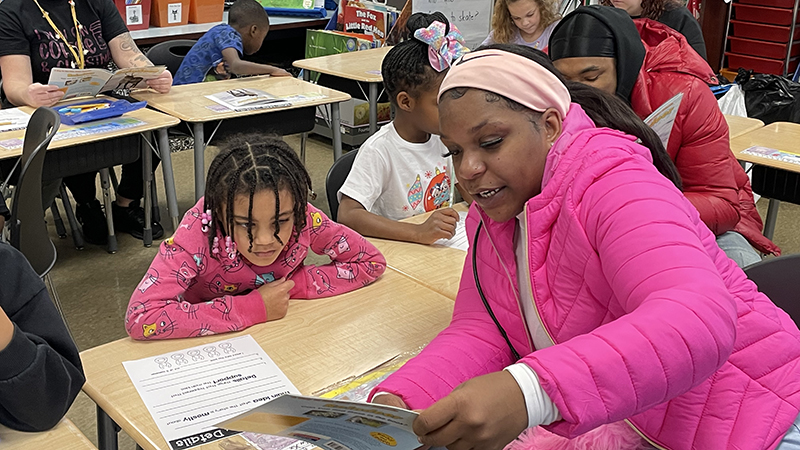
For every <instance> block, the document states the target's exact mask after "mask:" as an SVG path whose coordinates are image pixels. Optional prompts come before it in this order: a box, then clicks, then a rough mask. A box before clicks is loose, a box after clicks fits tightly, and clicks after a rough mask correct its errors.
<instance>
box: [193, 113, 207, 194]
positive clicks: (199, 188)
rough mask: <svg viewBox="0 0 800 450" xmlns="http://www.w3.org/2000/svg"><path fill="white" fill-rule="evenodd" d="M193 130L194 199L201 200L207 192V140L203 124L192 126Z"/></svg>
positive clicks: (198, 123)
mask: <svg viewBox="0 0 800 450" xmlns="http://www.w3.org/2000/svg"><path fill="white" fill-rule="evenodd" d="M192 128H194V199H195V200H200V197H202V196H203V194H205V191H206V161H205V152H206V140H205V136H203V123H202V122H197V123H195V124H192Z"/></svg>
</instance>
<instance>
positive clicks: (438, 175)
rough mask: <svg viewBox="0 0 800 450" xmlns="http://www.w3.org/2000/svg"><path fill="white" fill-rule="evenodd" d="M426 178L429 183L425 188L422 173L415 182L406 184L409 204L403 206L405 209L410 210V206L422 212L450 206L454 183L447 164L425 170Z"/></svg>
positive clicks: (413, 209)
mask: <svg viewBox="0 0 800 450" xmlns="http://www.w3.org/2000/svg"><path fill="white" fill-rule="evenodd" d="M424 178H425V184H426V185H427V186H426V187H425V188H424V190H423V187H422V186H423V184H422V178H421V177H420V175H417V178H416V180H414V182H413V183H411V184H407V185H406V187H409V190H408V205H407V206H404V207H403V211H409V209H408V207H409V206H410V207H411V208H410V210H412V211H415V212H417V211H418V212H420V213H422V212H428V211H433V210H435V209H439V208H446V207H448V206H450V189H451V186H452V183H451V181H450V176H448V175H447V166H442V167H441V169H440V168H439V167H434V171H430V170H429V171H427V172H425V177H424ZM420 205H422V208H421V209H420V208H419V206H420Z"/></svg>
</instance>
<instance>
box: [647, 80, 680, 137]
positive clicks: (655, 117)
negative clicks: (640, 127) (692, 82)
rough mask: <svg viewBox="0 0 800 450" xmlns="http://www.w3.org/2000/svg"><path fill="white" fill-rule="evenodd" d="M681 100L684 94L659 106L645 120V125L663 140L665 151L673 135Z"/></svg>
mask: <svg viewBox="0 0 800 450" xmlns="http://www.w3.org/2000/svg"><path fill="white" fill-rule="evenodd" d="M681 100H683V92H680V93H678V95H676V96H674V97H672V98H671V99H669V100H667V101H666V102H664V104H663V105H661V106H659V107H658V109H656V110H655V111H653V113H652V114H650V115H649V116H647V118H646V119H644V123H645V124H647V126H649V127H650V128H652V129H653V131H655V132H656V134H657V135H658V138H659V139H661V143H662V144H664V148H665V149H666V148H667V144H668V143H669V135H670V134H672V125H674V124H675V117H676V116H677V115H678V108H680V106H681Z"/></svg>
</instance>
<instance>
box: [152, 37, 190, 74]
mask: <svg viewBox="0 0 800 450" xmlns="http://www.w3.org/2000/svg"><path fill="white" fill-rule="evenodd" d="M196 43H197V41H195V40H192V39H176V40H173V41H166V42H161V43H159V44H156V45H154V46H152V47H150V50H148V51H147V59H149V60H150V61H151V62H152V63H153V64H155V65H157V66H167V70H169V72H170V73H171V74H172V75H173V76H175V74H176V73H177V72H178V68H180V67H181V63H182V62H183V58H185V57H186V54H187V53H189V50H191V49H192V46H193V45H194V44H196Z"/></svg>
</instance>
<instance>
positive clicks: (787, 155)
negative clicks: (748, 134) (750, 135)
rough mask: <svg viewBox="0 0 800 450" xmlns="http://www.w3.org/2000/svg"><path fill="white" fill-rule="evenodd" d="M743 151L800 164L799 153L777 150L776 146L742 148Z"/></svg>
mask: <svg viewBox="0 0 800 450" xmlns="http://www.w3.org/2000/svg"><path fill="white" fill-rule="evenodd" d="M742 153H744V154H746V155H753V156H760V157H761V158H767V159H773V160H775V161H781V162H786V163H790V164H800V154H799V153H792V152H785V151H783V150H775V149H774V148H768V147H758V146H755V147H750V148H747V149H744V150H742Z"/></svg>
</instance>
